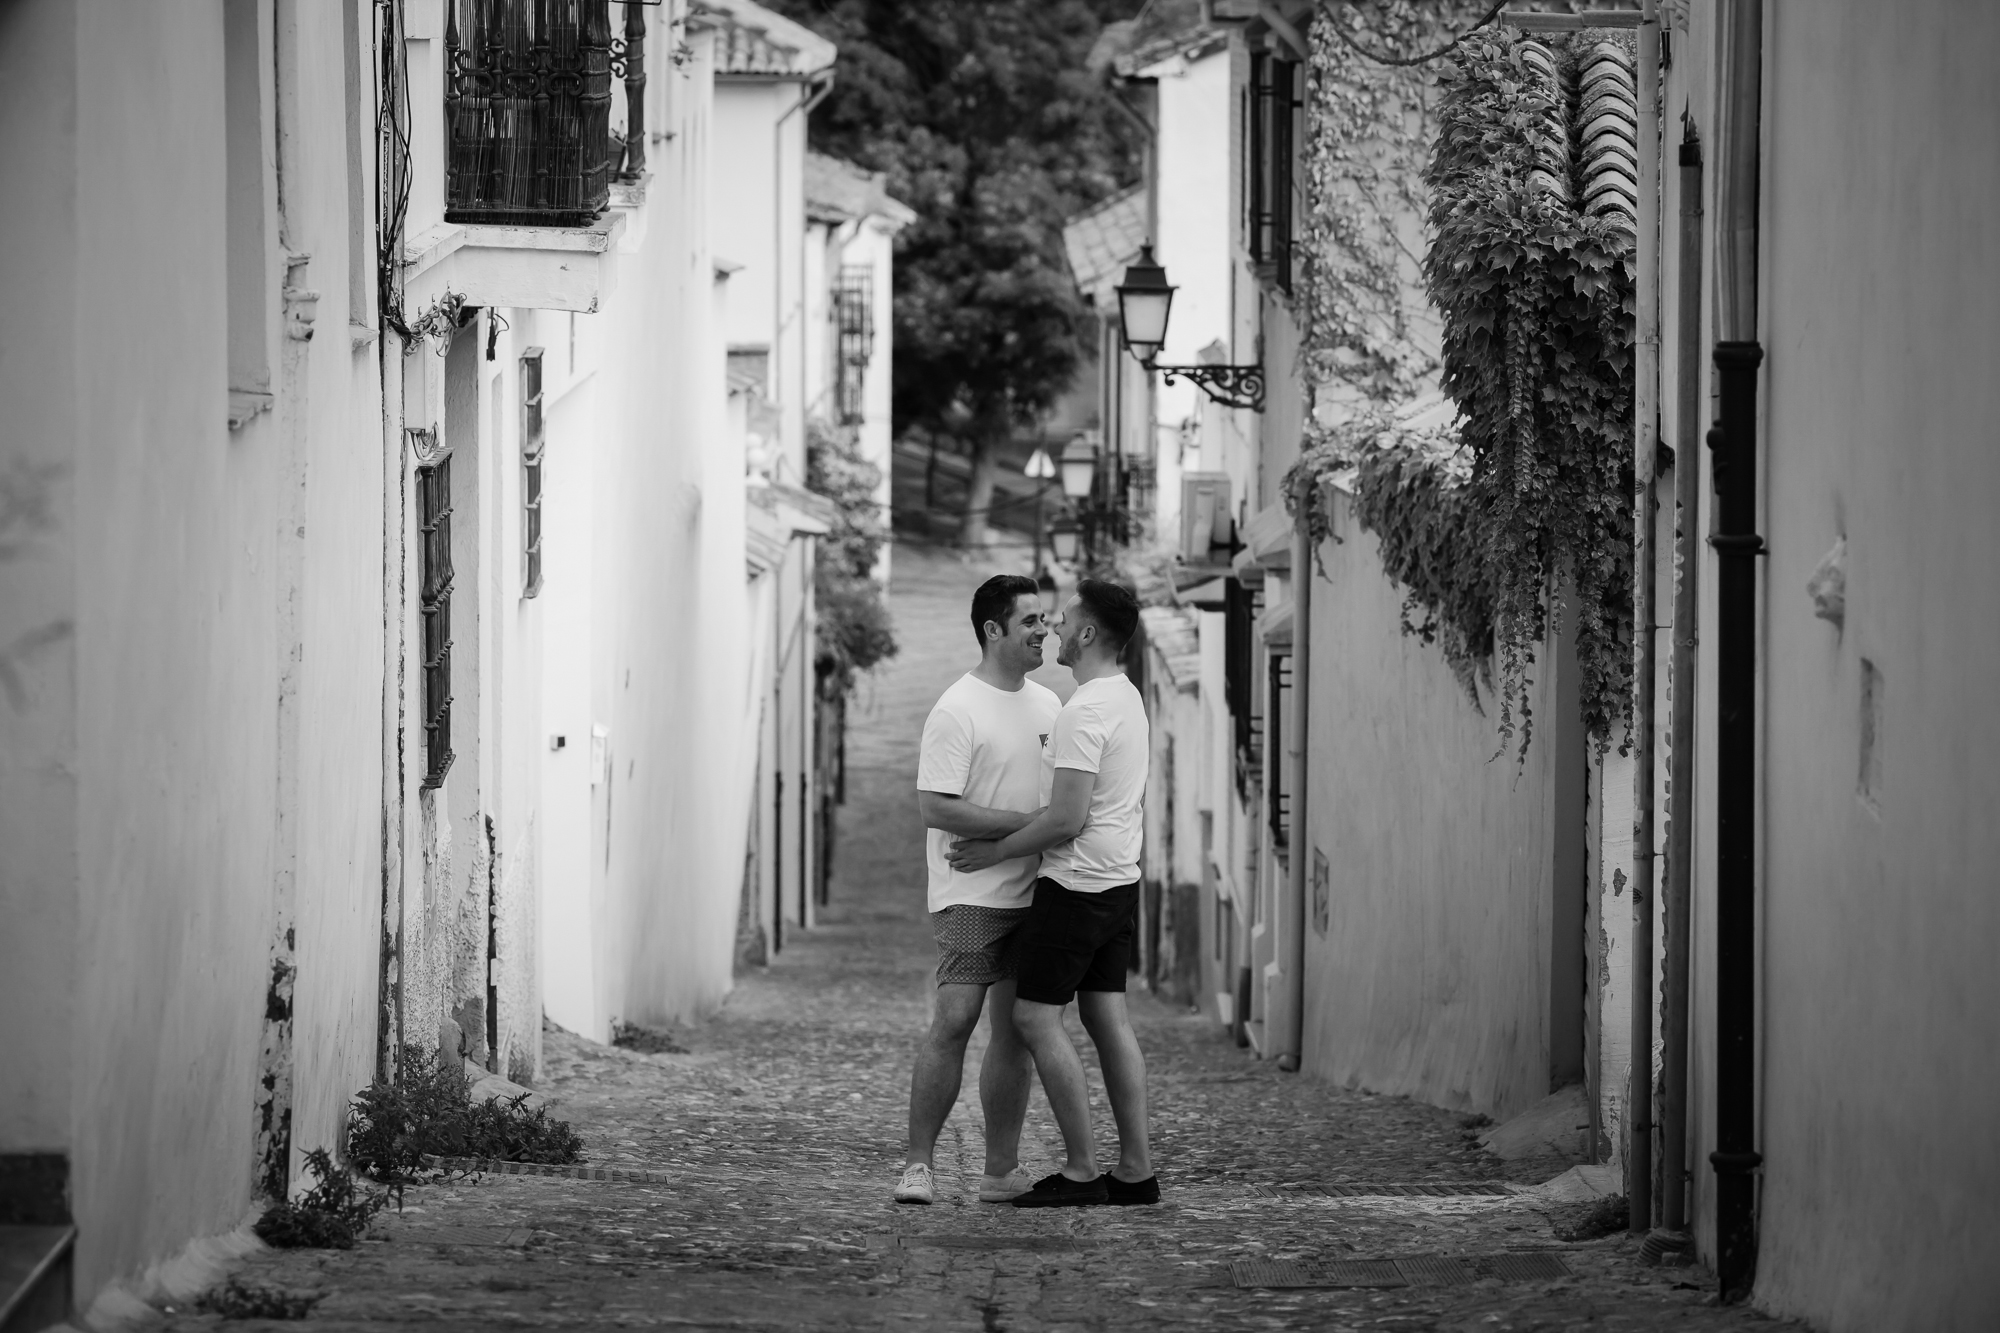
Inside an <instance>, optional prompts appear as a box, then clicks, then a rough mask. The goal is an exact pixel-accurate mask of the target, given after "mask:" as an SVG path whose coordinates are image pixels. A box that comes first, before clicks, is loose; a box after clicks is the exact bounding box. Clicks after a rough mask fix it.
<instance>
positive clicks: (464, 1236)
mask: <svg viewBox="0 0 2000 1333" xmlns="http://www.w3.org/2000/svg"><path fill="white" fill-rule="evenodd" d="M389 1234H390V1235H392V1236H394V1237H395V1239H397V1240H400V1241H403V1242H404V1243H406V1244H413V1245H500V1246H507V1247H510V1248H514V1249H519V1248H520V1247H521V1246H523V1245H526V1244H527V1243H528V1228H526V1227H424V1228H421V1229H419V1228H417V1227H395V1228H393V1229H391V1230H390V1233H389Z"/></svg>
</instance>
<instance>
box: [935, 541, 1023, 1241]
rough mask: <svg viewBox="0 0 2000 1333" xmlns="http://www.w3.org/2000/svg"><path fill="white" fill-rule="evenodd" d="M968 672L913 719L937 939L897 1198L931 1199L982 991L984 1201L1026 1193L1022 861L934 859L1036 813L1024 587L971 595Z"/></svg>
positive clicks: (991, 586)
mask: <svg viewBox="0 0 2000 1333" xmlns="http://www.w3.org/2000/svg"><path fill="white" fill-rule="evenodd" d="M972 628H973V632H974V633H975V634H977V635H978V638H979V654H980V656H979V665H978V666H977V667H974V668H973V669H972V670H971V671H969V672H967V673H966V674H965V675H963V676H961V677H959V678H958V680H957V681H955V682H953V684H952V686H951V688H950V689H948V690H946V691H945V692H944V694H943V696H942V697H941V698H939V699H938V701H937V706H936V707H934V708H933V709H932V710H931V715H930V717H929V719H928V720H927V721H926V722H925V723H924V739H923V748H922V750H921V751H920V752H919V758H918V761H917V802H918V805H919V807H920V809H921V811H922V813H923V818H924V823H925V825H926V826H927V827H928V828H929V829H930V832H929V834H928V835H927V840H928V847H927V855H926V859H927V861H928V863H929V870H930V912H931V929H932V931H933V933H934V934H935V935H936V937H937V944H938V968H937V1002H936V1004H935V1005H934V1006H933V1009H932V1018H931V1027H930V1032H929V1034H928V1035H927V1036H926V1038H925V1040H924V1044H923V1046H922V1048H921V1049H920V1050H919V1051H918V1052H917V1066H916V1070H915V1072H914V1074H913V1075H912V1076H911V1079H910V1150H909V1157H908V1160H907V1161H906V1163H905V1165H904V1167H903V1174H902V1178H901V1179H900V1180H898V1181H897V1183H896V1193H895V1199H896V1202H897V1203H931V1202H933V1201H935V1199H936V1198H937V1182H936V1178H935V1176H934V1175H933V1173H932V1166H933V1162H932V1154H933V1153H934V1152H935V1150H936V1146H937V1136H938V1132H939V1131H940V1130H941V1129H943V1127H944V1121H945V1117H946V1116H948V1115H949V1114H950V1113H951V1108H952V1105H953V1104H954V1103H955V1102H957V1100H958V1089H959V1082H960V1080H961V1078H962V1077H963V1071H964V1067H965V1047H966V1043H967V1042H968V1041H970V1040H971V1037H972V1030H973V1028H974V1027H975V1026H977V1024H978V1022H979V1011H980V1009H981V1008H982V1007H986V1005H985V1002H986V998H987V993H988V991H991V992H992V1000H993V1002H992V1005H991V1006H990V1012H991V1014H992V1017H991V1019H990V1020H989V1021H988V1022H989V1034H990V1037H991V1040H990V1041H989V1042H988V1044H987V1047H986V1057H985V1059H984V1060H983V1061H982V1062H981V1064H980V1070H979V1103H980V1109H981V1110H982V1111H983V1112H984V1113H985V1117H986V1174H985V1176H984V1178H983V1179H981V1181H980V1183H979V1198H980V1201H981V1202H982V1203H1006V1202H1008V1201H1009V1200H1011V1199H1013V1198H1015V1197H1016V1196H1018V1195H1021V1194H1024V1193H1026V1192H1027V1190H1028V1187H1029V1183H1030V1182H1029V1178H1028V1174H1027V1173H1026V1172H1025V1171H1023V1170H1022V1169H1021V1164H1020V1150H1021V1121H1022V1119H1023V1118H1024V1117H1025V1116H1026V1115H1027V1111H1028V1074H1029V1061H1028V1054H1027V1051H1026V1049H1025V1048H1024V1047H1023V1046H1022V1045H1021V1041H1020V1038H1019V1036H1018V1035H1016V1033H1015V1030H1014V955H1015V945H1016V938H1017V935H1018V933H1019V929H1020V925H1021V922H1022V920H1023V919H1024V918H1025V917H1026V916H1027V914H1028V902H1029V899H1030V896H1031V895H1032V893H1033V888H1034V882H1035V871H1036V868H1037V866H1038V864H1039V862H1040V858H1039V857H1037V856H1034V855H1022V856H1015V857H1011V858H1008V859H1004V860H1003V859H996V860H994V861H992V862H989V863H988V864H986V865H984V866H981V867H979V868H978V869H976V870H960V869H957V868H955V867H954V866H952V865H951V864H950V862H949V861H948V860H947V859H946V854H947V853H948V852H949V851H950V844H951V842H952V840H953V839H955V838H989V839H990V838H997V837H1000V836H1002V835H1004V834H1008V833H1012V832H1013V831H1014V830H1016V829H1018V828H1020V827H1022V826H1023V825H1024V824H1026V823H1027V822H1028V821H1029V820H1030V819H1032V818H1034V815H1035V812H1036V810H1038V809H1039V808H1040V807H1041V804H1042V801H1041V796H1042V769H1043V764H1042V756H1043V751H1044V749H1045V747H1046V746H1047V744H1048V739H1049V733H1050V731H1051V730H1052V729H1053V728H1054V725H1055V719H1056V712H1057V710H1058V709H1059V708H1060V707H1061V703H1060V702H1059V701H1058V700H1057V699H1056V696H1055V694H1054V693H1053V692H1052V691H1051V690H1049V688H1048V687H1047V686H1044V685H1039V684H1036V683H1035V682H1034V681H1032V680H1029V679H1027V675H1028V673H1029V672H1030V671H1033V670H1034V669H1035V668H1037V667H1039V666H1040V665H1041V664H1042V642H1043V640H1045V639H1046V638H1047V637H1048V633H1049V620H1048V612H1047V610H1046V609H1045V608H1044V607H1043V605H1042V593H1041V589H1040V587H1038V586H1037V585H1036V583H1035V581H1034V580H1033V579H1029V578H1023V577H1021V576H1020V575H1018V574H1002V575H998V576H996V577H994V578H990V579H988V580H987V581H986V582H985V583H984V584H982V585H980V588H979V591H978V592H977V593H975V594H973V598H972Z"/></svg>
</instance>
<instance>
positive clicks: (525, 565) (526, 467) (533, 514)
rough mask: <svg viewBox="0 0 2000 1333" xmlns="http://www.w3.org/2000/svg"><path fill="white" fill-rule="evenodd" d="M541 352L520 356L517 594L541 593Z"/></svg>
mask: <svg viewBox="0 0 2000 1333" xmlns="http://www.w3.org/2000/svg"><path fill="white" fill-rule="evenodd" d="M545 443H546V441H545V439H544V438H543V430H542V349H541V348H539V347H530V348H529V349H528V350H527V351H526V352H524V353H523V354H522V356H521V566H522V568H521V595H522V596H523V597H533V596H535V595H536V594H537V593H539V592H541V590H542V450H543V445H544V444H545Z"/></svg>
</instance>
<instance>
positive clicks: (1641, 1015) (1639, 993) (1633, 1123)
mask: <svg viewBox="0 0 2000 1333" xmlns="http://www.w3.org/2000/svg"><path fill="white" fill-rule="evenodd" d="M1653 4H1654V0H1645V3H1644V5H1643V6H1642V7H1641V11H1640V12H1641V18H1640V22H1639V68H1638V77H1637V80H1636V83H1637V91H1638V95H1639V143H1638V149H1639V152H1638V157H1639V218H1638V222H1639V226H1638V233H1639V234H1638V245H1637V250H1638V261H1639V262H1638V273H1637V275H1636V276H1637V283H1636V286H1637V288H1638V292H1637V296H1638V312H1637V314H1638V318H1637V321H1636V323H1637V325H1638V329H1637V332H1638V339H1637V344H1638V345H1637V346H1636V347H1635V348H1634V349H1633V350H1634V351H1635V353H1636V354H1637V355H1636V366H1635V372H1636V376H1635V383H1634V392H1633V413H1634V428H1633V431H1632V476H1633V506H1632V535H1633V548H1632V575H1633V589H1632V624H1633V629H1634V633H1633V636H1632V639H1633V644H1632V647H1633V654H1632V657H1633V661H1632V752H1633V753H1632V1060H1631V1067H1630V1070H1629V1074H1630V1081H1629V1083H1628V1084H1627V1086H1626V1095H1625V1122H1626V1131H1627V1138H1626V1146H1625V1174H1626V1182H1625V1197H1626V1200H1627V1204H1628V1208H1627V1212H1628V1218H1629V1221H1628V1225H1629V1226H1630V1228H1631V1230H1633V1231H1635V1232H1645V1231H1648V1230H1650V1229H1651V1228H1652V1225H1653V884H1654V877H1653V779H1654V774H1653V719H1654V698H1653V689H1654V680H1653V677H1654V663H1655V661H1656V660H1657V656H1658V653H1657V648H1656V638H1657V636H1656V633H1655V629H1654V622H1655V621H1656V620H1658V617H1657V616H1656V615H1655V614H1654V612H1653V601H1654V569H1653V566H1654V537H1653V525H1654V518H1653V515H1654V511H1655V510H1656V509H1657V508H1658V507H1659V505H1658V500H1657V498H1656V497H1655V495H1654V493H1653V492H1654V486H1653V482H1654V476H1653V467H1654V460H1655V458H1656V457H1657V456H1658V454H1659V431H1660V292H1659V277H1660V114H1659V82H1660V20H1659V16H1658V15H1657V14H1656V13H1655V12H1654V9H1653Z"/></svg>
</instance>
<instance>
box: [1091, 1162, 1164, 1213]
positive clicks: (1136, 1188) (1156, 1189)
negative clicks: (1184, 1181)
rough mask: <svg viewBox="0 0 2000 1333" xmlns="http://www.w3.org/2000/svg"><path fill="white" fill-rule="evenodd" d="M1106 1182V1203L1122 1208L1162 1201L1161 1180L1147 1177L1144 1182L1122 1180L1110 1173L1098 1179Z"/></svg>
mask: <svg viewBox="0 0 2000 1333" xmlns="http://www.w3.org/2000/svg"><path fill="white" fill-rule="evenodd" d="M1098 1179H1099V1180H1102V1181H1103V1182H1104V1189H1105V1192H1106V1198H1105V1200H1104V1201H1105V1202H1106V1203H1111V1204H1117V1205H1119V1206H1120V1207H1128V1208H1129V1207H1132V1206H1134V1205H1137V1204H1146V1203H1158V1202H1159V1201H1160V1178H1159V1177H1158V1176H1147V1177H1146V1178H1145V1179H1144V1180H1120V1179H1119V1178H1118V1177H1116V1176H1114V1175H1112V1174H1111V1173H1110V1172H1109V1171H1107V1172H1105V1173H1104V1174H1103V1175H1101V1176H1099V1177H1098Z"/></svg>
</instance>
